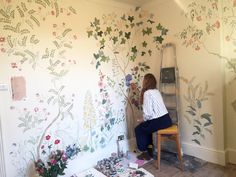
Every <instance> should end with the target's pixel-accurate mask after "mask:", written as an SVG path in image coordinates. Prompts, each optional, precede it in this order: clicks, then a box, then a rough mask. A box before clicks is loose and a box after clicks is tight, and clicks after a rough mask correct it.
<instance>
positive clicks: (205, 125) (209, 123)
mask: <svg viewBox="0 0 236 177" xmlns="http://www.w3.org/2000/svg"><path fill="white" fill-rule="evenodd" d="M210 125H212V122H207V123H205V124H204V127H207V126H210Z"/></svg>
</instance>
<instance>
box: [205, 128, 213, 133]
mask: <svg viewBox="0 0 236 177" xmlns="http://www.w3.org/2000/svg"><path fill="white" fill-rule="evenodd" d="M204 129H205V130H206V131H207V132H209V133H210V134H211V135H212V134H213V133H212V131H211V130H210V129H209V128H204Z"/></svg>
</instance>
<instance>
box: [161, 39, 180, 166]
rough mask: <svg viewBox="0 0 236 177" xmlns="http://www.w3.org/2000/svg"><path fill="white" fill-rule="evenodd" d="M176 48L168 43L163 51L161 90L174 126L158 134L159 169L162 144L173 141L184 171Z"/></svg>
mask: <svg viewBox="0 0 236 177" xmlns="http://www.w3.org/2000/svg"><path fill="white" fill-rule="evenodd" d="M178 74H179V73H178V67H177V59H176V47H175V45H174V44H173V43H167V44H165V45H163V46H162V49H161V63H160V80H159V90H160V92H161V94H162V97H163V100H164V103H165V105H166V108H167V110H168V112H169V114H170V117H171V119H172V122H173V125H172V126H171V127H169V128H166V129H162V130H159V131H158V132H157V168H160V159H161V142H162V141H163V140H166V139H172V140H174V141H175V143H176V149H177V154H178V159H179V161H180V168H181V169H183V162H182V154H181V144H180V133H179V75H178Z"/></svg>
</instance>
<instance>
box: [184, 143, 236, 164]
mask: <svg viewBox="0 0 236 177" xmlns="http://www.w3.org/2000/svg"><path fill="white" fill-rule="evenodd" d="M181 144H182V149H183V152H184V154H187V155H191V156H194V157H197V158H200V159H202V160H205V161H207V162H212V163H215V164H219V165H223V166H225V164H226V159H225V155H226V153H225V151H221V150H215V149H212V148H207V147H202V146H198V145H195V144H190V143H186V142H182V143H181ZM235 157H236V156H235Z"/></svg>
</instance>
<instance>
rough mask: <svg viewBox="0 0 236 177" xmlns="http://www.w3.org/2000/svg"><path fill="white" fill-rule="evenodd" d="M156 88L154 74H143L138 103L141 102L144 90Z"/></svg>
mask: <svg viewBox="0 0 236 177" xmlns="http://www.w3.org/2000/svg"><path fill="white" fill-rule="evenodd" d="M156 88H157V80H156V78H155V76H154V75H153V74H151V73H148V74H145V75H144V78H143V88H142V90H141V94H140V103H141V104H143V94H144V92H145V91H147V90H149V89H156Z"/></svg>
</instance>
